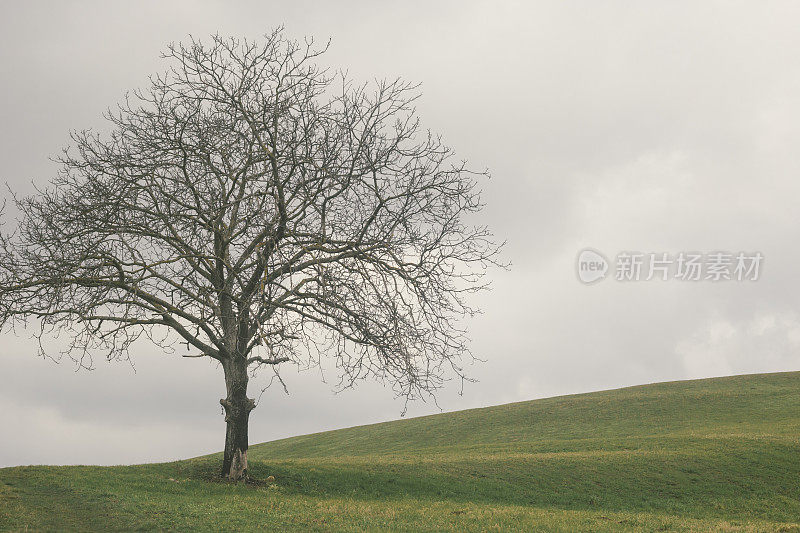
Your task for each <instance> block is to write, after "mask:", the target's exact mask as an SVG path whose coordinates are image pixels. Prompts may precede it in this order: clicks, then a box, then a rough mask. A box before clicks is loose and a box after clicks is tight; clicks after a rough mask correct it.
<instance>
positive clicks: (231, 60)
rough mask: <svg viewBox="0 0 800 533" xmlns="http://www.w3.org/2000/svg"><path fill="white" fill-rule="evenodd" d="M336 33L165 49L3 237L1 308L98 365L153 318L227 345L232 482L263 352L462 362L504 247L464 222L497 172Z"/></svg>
mask: <svg viewBox="0 0 800 533" xmlns="http://www.w3.org/2000/svg"><path fill="white" fill-rule="evenodd" d="M326 49H327V46H325V47H322V48H316V47H315V45H314V43H313V41H309V40H306V41H303V42H297V41H293V40H289V39H287V38H285V37H284V36H283V33H282V30H276V31H274V32H273V33H271V34H269V35H267V36H265V38H264V40H263V41H258V42H252V41H249V40H238V39H229V38H221V37H213V38H212V39H211V41H210V42H208V43H201V42H199V41H196V40H194V39H193V40H191V42H189V43H188V44H186V45H183V44H175V45H171V46H169V47H168V49H167V51H166V52H165V53H164V54H163V56H164V58H166V59H167V60H169V61H170V65H171V66H170V68H169V70H168V71H166V72H165V73H164V74H161V75H156V76H153V77H151V78H150V83H149V85H148V87H147V88H146V89H143V90H138V91H135V92H133V93H132V94H130V95H129V96H128V97H127V98H126V99H125V101H124V103H122V104H120V105H119V106H117V108H115V109H114V110H110V111H109V112H107V113H106V118H107V120H108V121H110V124H109V131H108V133H104V134H98V133H95V132H92V131H85V130H84V131H80V132H73V133H72V140H73V146H71V147H69V148H67V149H66V150H64V152H63V153H62V155H61V156H59V157H58V158H57V159H58V161H59V162H60V163H61V171H60V172H59V173H58V175H57V176H56V177H55V178H53V179H52V180H51V181H50V185H49V186H48V187H47V188H46V189H44V190H39V191H37V194H35V195H32V196H29V197H25V198H14V201H15V202H16V206H17V208H18V211H19V215H18V220H17V225H16V228H15V229H14V230H13V231H12V232H5V233H3V234H2V235H0V326H6V327H13V326H14V325H15V324H18V323H27V322H29V321H31V320H33V321H35V322H36V323H38V325H39V327H37V332H38V334H39V335H44V334H46V333H49V332H51V331H59V332H67V333H68V334H69V338H70V339H71V343H70V345H69V347H68V349H67V350H66V352H65V353H68V354H69V356H70V357H72V358H73V359H74V360H75V361H77V362H79V363H80V364H82V365H85V366H88V365H91V355H92V353H97V352H98V351H102V352H103V353H106V354H107V358H108V359H126V358H128V348H129V347H130V345H131V343H132V342H134V341H135V340H136V339H138V338H139V337H140V336H141V335H145V336H146V337H147V338H149V339H150V340H152V341H153V342H155V343H157V344H158V345H159V346H163V347H164V348H170V347H174V346H175V343H185V344H186V346H187V348H188V349H189V351H187V353H186V356H188V357H204V358H210V359H213V360H215V361H218V362H219V364H220V365H221V367H222V369H223V371H224V375H225V385H226V387H227V396H226V397H225V398H223V399H222V400H220V403H221V404H222V406H223V407H224V411H225V421H226V423H227V433H226V438H225V454H224V462H223V466H222V474H223V476H225V477H227V478H229V479H232V480H238V479H242V478H244V477H246V476H247V447H248V437H247V428H248V419H249V414H250V411H251V410H252V409H253V408H254V407H255V402H254V400H253V399H251V398H249V397H248V396H247V387H248V381H249V379H250V378H251V377H252V376H253V375H255V372H256V371H258V370H259V369H265V368H272V369H273V370H275V369H276V365H279V364H280V363H289V362H292V363H297V364H308V363H313V362H319V358H320V357H321V355H326V356H331V357H334V358H335V359H336V365H337V367H338V368H339V369H340V371H341V375H342V379H343V385H344V386H348V385H352V384H353V383H354V382H355V381H356V380H358V379H361V378H363V377H367V376H373V377H377V378H378V379H383V380H387V381H389V382H391V383H392V384H393V385H394V386H395V388H396V392H397V393H398V394H401V395H404V396H406V397H407V398H417V397H419V396H420V395H424V394H429V393H432V392H433V391H435V390H436V389H437V388H439V387H440V386H441V385H442V382H443V380H444V379H446V377H447V376H448V375H452V373H453V372H454V373H455V375H457V376H462V377H463V374H462V370H461V366H460V364H459V360H460V359H461V356H462V354H464V353H468V352H467V346H466V338H465V335H464V331H463V330H462V329H460V328H459V326H458V320H459V319H460V318H462V317H463V316H464V315H468V314H471V313H474V312H475V310H474V309H473V308H471V307H469V306H468V304H467V303H466V302H465V301H464V296H465V295H466V294H467V293H470V292H473V291H476V290H479V289H480V288H482V287H484V286H485V284H484V281H483V276H484V275H485V273H486V269H487V267H488V266H489V265H491V264H494V263H495V258H496V254H497V252H498V249H499V248H498V246H497V245H496V244H495V243H494V242H493V241H492V239H491V236H490V234H489V232H488V230H487V229H486V228H485V227H483V226H473V225H472V224H471V223H470V221H469V220H467V218H468V217H469V216H471V214H472V213H474V212H477V211H479V210H480V208H481V205H482V204H481V202H480V199H479V191H478V190H477V185H476V182H477V180H476V178H477V177H478V176H480V175H483V174H484V173H474V172H471V171H470V170H468V169H467V167H466V166H465V163H464V162H463V161H458V160H455V158H454V156H453V154H452V151H451V150H450V149H449V148H448V147H446V146H445V145H443V143H442V142H441V140H440V138H439V137H438V136H435V135H432V134H431V133H430V132H427V131H425V130H422V129H421V128H420V125H419V121H418V119H417V115H416V113H415V110H414V107H413V104H414V101H415V99H416V98H417V96H418V89H417V87H416V86H414V85H411V84H408V83H406V82H404V81H402V80H395V81H383V82H381V81H376V82H374V83H371V84H363V85H359V84H354V83H353V82H351V81H349V79H348V77H347V76H346V75H345V74H343V73H329V72H328V71H327V70H324V69H321V68H320V67H318V66H317V64H316V60H317V59H318V57H319V56H320V55H321V54H322V53H324V52H325V50H326Z"/></svg>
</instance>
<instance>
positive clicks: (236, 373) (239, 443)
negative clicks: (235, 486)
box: [219, 358, 256, 481]
mask: <svg viewBox="0 0 800 533" xmlns="http://www.w3.org/2000/svg"><path fill="white" fill-rule="evenodd" d="M239 359H241V360H239ZM222 366H223V369H224V370H225V386H226V388H227V391H228V396H227V398H223V399H221V400H220V401H219V403H220V404H222V407H224V408H225V423H226V424H227V431H226V433H225V455H224V458H223V461H222V477H224V478H227V479H229V480H231V481H240V480H246V479H247V447H248V440H247V424H248V421H249V419H250V411H252V410H253V408H254V407H255V406H256V404H255V402H254V401H253V400H252V399H250V398H248V397H247V381H248V378H247V363H246V362H245V360H244V358H232V359H230V360H227V361H225V362H224V363H223V365H222Z"/></svg>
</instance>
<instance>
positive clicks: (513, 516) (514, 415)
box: [0, 372, 800, 532]
mask: <svg viewBox="0 0 800 533" xmlns="http://www.w3.org/2000/svg"><path fill="white" fill-rule="evenodd" d="M219 461H220V457H219V455H212V456H207V457H200V458H196V459H190V460H187V461H179V462H174V463H165V464H151V465H140V466H123V467H91V466H81V467H48V466H30V467H16V468H5V469H0V529H10V530H25V529H26V528H27V529H33V530H109V529H110V530H154V529H155V530H179V531H185V530H208V531H218V530H243V529H244V530H255V529H260V528H261V529H263V528H267V529H280V530H293V529H294V530H302V531H308V530H312V531H313V530H320V531H328V530H346V531H362V530H385V529H394V530H409V531H421V530H458V531H493V530H517V531H519V530H523V531H524V530H528V531H530V530H534V529H535V530H566V531H575V530H581V531H587V530H601V531H604V530H641V531H654V530H662V531H666V530H724V531H799V532H800V372H792V373H780V374H761V375H751V376H736V377H729V378H719V379H708V380H698V381H683V382H672V383H660V384H655V385H645V386H640V387H631V388H626V389H620V390H613V391H605V392H598V393H591V394H581V395H573V396H563V397H558V398H549V399H545V400H536V401H531V402H521V403H514V404H509V405H501V406H497V407H489V408H485V409H474V410H469V411H460V412H456V413H446V414H441V415H435V416H429V417H422V418H415V419H410V420H401V421H397V422H388V423H383V424H375V425H370V426H362V427H357V428H350V429H343V430H338V431H331V432H326V433H319V434H315V435H306V436H302V437H294V438H290V439H284V440H279V441H275V442H269V443H265V444H260V445H256V446H252V447H251V448H250V466H251V471H252V474H253V475H254V476H255V477H256V478H260V479H262V480H263V479H266V478H267V477H268V476H270V475H272V476H274V477H275V482H274V483H262V484H258V485H242V484H239V485H234V484H227V483H222V482H219V481H216V480H215V478H214V476H215V474H216V472H217V468H218V465H219Z"/></svg>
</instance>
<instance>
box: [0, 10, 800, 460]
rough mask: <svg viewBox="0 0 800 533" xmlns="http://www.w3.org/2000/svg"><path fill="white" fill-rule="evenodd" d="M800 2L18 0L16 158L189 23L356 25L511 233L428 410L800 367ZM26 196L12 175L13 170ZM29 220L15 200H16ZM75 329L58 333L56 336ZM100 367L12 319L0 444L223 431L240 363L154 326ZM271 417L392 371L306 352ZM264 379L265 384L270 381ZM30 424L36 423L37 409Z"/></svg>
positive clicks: (496, 224)
mask: <svg viewBox="0 0 800 533" xmlns="http://www.w3.org/2000/svg"><path fill="white" fill-rule="evenodd" d="M799 22H800V4H798V3H796V2H788V1H787V2H758V3H753V2H750V3H744V2H741V3H740V2H724V3H723V2H694V1H693V2H636V3H631V2H604V3H603V5H602V6H601V3H599V2H596V3H588V2H562V1H553V2H535V3H530V2H525V3H522V2H520V3H512V2H501V3H496V2H440V3H437V4H436V5H435V6H431V5H430V3H427V2H403V3H393V4H388V3H380V4H379V3H377V2H366V1H365V2H362V3H355V2H351V3H339V2H337V3H336V4H335V5H334V3H324V4H323V3H319V4H312V3H303V2H294V3H292V5H291V6H289V5H288V3H287V4H281V5H280V6H278V5H271V4H268V3H266V2H253V3H247V2H191V3H189V2H139V3H136V4H135V7H134V5H133V4H123V3H117V2H24V3H22V2H13V3H12V2H10V1H4V2H0V91H2V92H0V95H1V97H0V158H1V159H2V166H0V181H3V182H7V183H8V185H9V186H10V187H11V189H12V190H14V191H16V192H19V193H30V192H31V191H32V187H33V184H39V185H45V184H46V183H47V181H48V179H49V178H50V177H51V176H52V175H53V174H54V170H55V167H54V165H53V164H52V163H50V162H49V160H48V157H49V156H50V155H53V154H56V153H57V152H58V151H59V150H60V148H61V147H63V146H65V145H66V144H67V141H68V133H69V130H70V129H80V128H86V127H94V128H98V129H102V128H104V127H105V126H104V124H103V121H102V119H101V117H100V115H101V113H102V111H103V110H104V109H105V108H106V107H108V106H110V105H113V104H114V103H115V102H117V101H118V100H119V99H120V98H121V96H122V95H123V94H124V92H125V91H126V90H128V89H132V88H135V87H139V86H143V85H145V84H146V82H147V76H148V75H149V74H151V73H154V72H158V71H160V70H163V69H164V68H165V64H164V63H163V62H162V61H161V60H160V59H159V52H160V50H162V49H163V48H164V47H165V45H166V44H167V43H169V42H171V41H180V40H182V39H185V38H186V37H187V36H188V35H189V34H192V35H194V36H197V37H200V38H202V37H203V36H207V35H209V34H212V33H215V32H219V33H221V34H229V35H235V36H248V37H258V36H259V35H262V34H264V33H265V32H267V31H269V30H270V29H271V28H273V27H274V26H276V25H279V24H283V25H285V28H286V33H287V34H288V35H289V36H292V37H296V38H300V37H303V36H306V35H308V36H314V37H316V38H318V39H324V38H328V37H330V38H332V47H331V49H330V52H329V53H328V54H327V55H326V56H325V57H324V62H325V63H326V64H327V65H330V66H333V67H341V68H347V69H349V71H350V73H351V75H352V76H353V77H355V78H357V79H371V78H373V77H378V78H382V77H395V76H398V75H399V76H402V77H404V78H406V79H408V80H413V81H418V82H421V83H422V86H423V92H424V96H423V99H422V100H421V102H420V104H419V111H420V114H421V117H422V119H423V121H424V123H425V125H426V126H428V127H430V128H432V129H434V130H436V131H438V132H440V133H442V134H443V136H444V137H445V139H446V141H447V142H448V144H450V145H451V146H453V147H454V148H455V149H456V150H457V152H458V154H459V155H460V156H463V157H465V158H467V159H468V160H470V161H471V163H472V164H473V166H475V167H478V168H482V167H488V168H489V169H490V170H491V172H492V179H491V180H490V181H488V182H487V183H486V184H485V187H484V191H485V200H486V201H487V204H488V205H487V208H486V210H485V218H486V221H487V222H488V223H489V224H490V225H491V226H492V228H493V229H494V231H495V233H496V234H497V235H498V236H499V237H501V238H503V239H507V241H508V245H507V248H506V250H505V256H506V259H508V260H509V261H511V262H512V267H511V269H510V270H508V271H497V272H494V274H493V279H494V287H493V290H492V291H491V292H488V293H485V294H483V295H481V296H480V297H479V298H477V301H476V302H475V303H478V304H479V305H480V306H481V307H482V309H483V311H484V314H483V315H481V316H479V317H477V318H476V319H474V320H472V321H470V322H469V324H468V325H469V328H470V331H471V335H472V338H473V345H472V346H473V351H474V353H475V355H476V356H478V357H479V358H480V359H482V360H483V362H475V363H474V364H469V365H467V371H468V373H469V375H471V376H472V377H474V378H476V379H477V382H475V383H471V384H467V385H466V387H465V389H464V394H463V396H460V395H459V394H458V393H459V390H460V386H459V384H458V383H452V385H451V386H449V387H447V388H446V389H445V390H444V391H442V393H441V394H440V395H439V398H438V403H439V407H437V406H436V405H433V404H430V403H427V404H424V403H423V404H414V405H412V406H411V408H410V410H409V416H415V415H421V414H430V413H436V412H439V409H443V410H446V411H449V410H457V409H464V408H469V407H476V406H484V405H494V404H499V403H505V402H512V401H518V400H526V399H532V398H540V397H546V396H552V395H558V394H568V393H574V392H584V391H591V390H599V389H607V388H614V387H621V386H626V385H634V384H641V383H649V382H656V381H666V380H676V379H688V378H699V377H710V376H723V375H731V374H741V373H753V372H773V371H788V370H800V351H799V350H800V305H798V304H800V289H799V288H798V287H800V284H799V283H798V276H799V275H800V274H798V266H800V248H799V247H798V244H797V243H798V242H799V241H800V209H798V207H797V203H798V200H800V179H798V178H799V177H800V158H798V155H797V154H798V148H797V147H798V146H800V33H798V32H797V26H798V23H799ZM0 194H1V195H2V196H3V197H5V198H8V197H9V193H8V192H7V190H4V191H3V192H2V193H0ZM6 222H7V223H8V224H13V220H12V221H6ZM587 247H590V248H593V249H596V250H599V251H601V252H602V253H603V254H605V255H606V257H608V258H609V259H610V260H612V261H613V260H614V258H615V257H616V255H617V254H618V253H620V252H623V251H639V252H656V253H669V254H673V255H677V254H678V253H680V252H682V251H686V252H689V251H695V252H703V253H710V252H714V251H728V252H739V251H746V252H756V251H758V252H761V253H762V254H763V256H764V258H765V259H764V262H763V264H762V265H761V267H762V268H761V272H760V277H759V279H758V280H757V281H744V282H738V281H730V282H718V283H714V282H711V281H696V282H680V281H678V280H674V279H670V280H667V281H649V282H648V281H639V282H620V281H616V280H615V279H614V271H613V265H612V271H611V272H610V273H609V276H608V278H607V279H605V280H602V281H600V282H598V283H596V284H593V285H591V286H587V285H583V284H582V283H581V282H580V281H579V280H578V278H577V276H576V256H577V254H578V252H579V251H580V250H582V249H583V248H587ZM52 343H53V346H57V343H58V340H57V339H53V340H52ZM133 352H134V353H133V363H134V365H133V366H131V365H127V364H119V363H105V362H104V361H103V360H102V359H101V360H100V361H98V363H97V365H96V369H95V370H93V371H91V372H86V371H80V372H76V371H75V368H74V366H73V365H71V364H69V363H68V362H62V363H61V364H54V363H53V362H52V361H48V360H44V359H40V358H37V357H36V356H35V343H34V342H33V341H31V340H30V339H29V338H28V336H27V335H26V334H25V332H23V331H17V332H16V333H14V332H9V331H6V332H3V333H2V334H0V427H2V428H4V431H3V432H2V436H0V466H7V465H16V464H29V463H51V464H71V463H100V464H116V463H136V462H151V461H157V460H168V459H177V458H182V457H188V456H195V455H200V454H204V453H208V452H212V451H216V450H219V449H221V447H222V444H223V440H224V421H223V418H222V416H221V414H220V406H219V403H218V400H219V398H221V397H222V396H224V383H223V380H222V373H221V369H220V368H218V367H216V366H214V365H212V364H209V363H207V362H204V361H201V360H187V359H181V358H177V359H176V358H174V357H170V356H167V355H164V354H163V353H160V352H159V351H158V350H157V349H154V348H153V347H151V346H149V345H147V344H144V343H143V344H140V345H137V346H136V348H135V350H133ZM284 376H285V380H286V382H287V385H288V386H289V391H290V394H289V395H288V396H287V395H286V394H285V393H284V392H283V391H282V390H281V389H280V388H278V387H273V388H269V389H267V390H266V391H265V392H264V393H263V395H262V396H261V399H260V404H259V408H258V409H256V410H255V411H254V412H253V414H252V417H251V429H250V435H251V441H252V442H259V441H264V440H271V439H275V438H280V437H285V436H290V435H296V434H301V433H309V432H314V431H319V430H324V429H330V428H337V427H345V426H352V425H360V424H365V423H370V422H376V421H381V420H391V419H395V418H398V417H399V415H400V412H401V410H402V407H403V405H402V402H401V401H399V400H396V399H394V398H393V396H392V392H391V389H390V388H384V387H382V386H380V385H377V384H373V383H364V384H363V385H361V386H359V387H358V388H356V389H354V390H350V391H346V392H344V393H341V394H338V395H335V394H333V392H332V390H333V388H334V386H335V384H336V379H335V378H336V374H335V370H334V369H333V365H331V364H330V362H329V363H328V364H327V365H326V366H324V367H323V368H322V369H316V370H311V371H306V372H300V373H298V372H294V371H292V370H291V369H290V368H287V369H286V370H285V371H284ZM259 385H261V386H263V385H266V382H264V381H263V380H261V381H256V382H254V383H252V385H251V386H252V387H253V389H252V390H251V394H255V395H258V394H259V392H260V387H259ZM12 429H13V431H12Z"/></svg>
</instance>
